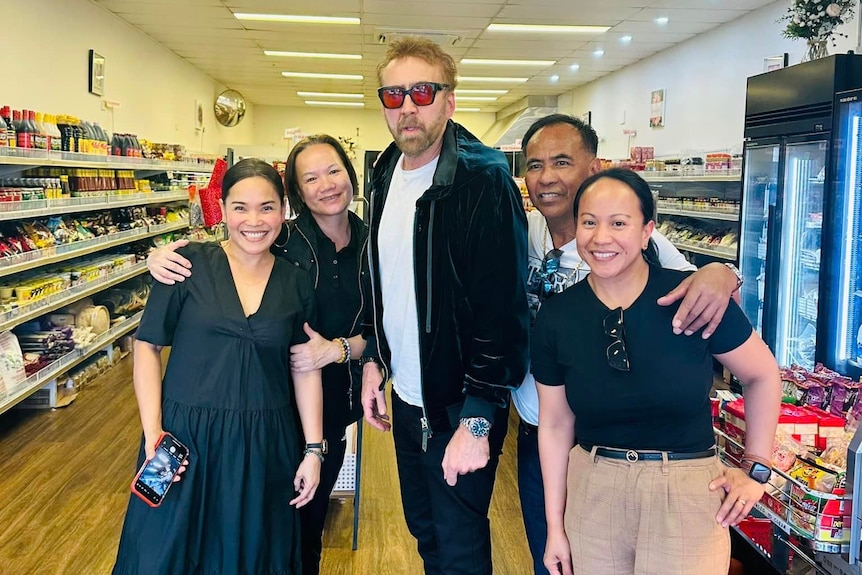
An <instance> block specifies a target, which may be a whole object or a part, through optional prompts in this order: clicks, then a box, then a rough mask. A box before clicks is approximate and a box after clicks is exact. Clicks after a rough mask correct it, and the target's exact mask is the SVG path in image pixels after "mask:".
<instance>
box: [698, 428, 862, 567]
mask: <svg viewBox="0 0 862 575" xmlns="http://www.w3.org/2000/svg"><path fill="white" fill-rule="evenodd" d="M713 431H714V432H715V436H716V443H717V445H718V455H719V458H720V459H721V460H722V461H723V462H724V463H725V465H728V466H731V467H738V466H739V458H738V456H737V454H741V453H742V452H743V451H744V447H743V446H742V445H741V444H739V443H738V442H737V441H736V440H734V439H733V438H732V437H730V436H728V435H727V434H726V433H724V432H723V431H721V430H720V429H717V428H714V429H713ZM848 481H850V479H849V475H848ZM848 487H849V486H848ZM851 499H852V495H850V494H849V493H848V494H845V495H836V494H833V493H825V492H822V491H817V490H815V489H812V488H810V487H809V486H807V485H805V484H803V483H801V482H800V481H798V480H796V479H794V478H792V477H790V475H788V474H787V473H785V472H783V471H780V470H778V469H773V472H772V477H771V478H770V480H769V482H768V483H767V485H766V491H765V493H764V494H763V497H762V498H761V500H760V501H758V502H757V503H755V505H754V508H753V509H752V513H751V515H750V517H751V518H754V519H755V520H757V519H768V520H769V522H770V524H771V529H769V530H766V529H760V528H758V529H756V533H753V532H752V530H751V529H747V528H746V526H745V525H741V526H740V527H735V528H734V529H735V530H736V532H737V533H739V534H740V535H741V536H742V537H743V538H745V539H746V540H747V541H749V542H750V543H751V544H752V546H753V547H754V548H755V549H757V550H758V551H759V552H760V553H761V555H763V557H764V558H765V559H766V560H767V561H768V562H769V563H770V564H771V565H772V566H773V567H774V568H775V569H776V570H777V571H778V572H779V573H787V572H788V569H789V567H790V564H791V562H792V561H793V559H794V558H798V559H800V560H803V561H805V562H806V563H807V564H808V565H809V566H810V567H811V568H813V569H814V571H815V573H818V574H820V575H858V574H859V573H860V572H862V571H836V570H832V569H830V568H829V567H827V566H825V565H824V564H825V563H826V559H827V558H828V559H829V562H830V563H833V564H834V563H836V562H840V561H842V559H841V556H842V554H844V555H846V554H847V553H849V551H850V546H851V541H850V533H851V528H850V515H851V507H852V502H851ZM830 504H831V505H830ZM803 505H805V506H806V507H805V511H803ZM827 506H828V507H827ZM835 507H837V508H838V510H839V511H838V512H837V513H835V512H833V508H835ZM832 521H835V522H836V523H835V525H834V527H833V529H832V531H831V533H830V534H829V535H826V534H825V531H824V530H823V529H821V528H820V527H822V526H824V525H826V524H829V523H830V522H832ZM858 544H859V542H858V541H857V542H856V545H857V546H858ZM845 564H846V563H845Z"/></svg>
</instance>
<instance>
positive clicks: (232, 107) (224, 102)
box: [213, 90, 246, 128]
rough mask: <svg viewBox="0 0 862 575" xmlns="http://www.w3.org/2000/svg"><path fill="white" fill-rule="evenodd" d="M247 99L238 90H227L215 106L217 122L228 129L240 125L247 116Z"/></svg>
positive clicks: (219, 97)
mask: <svg viewBox="0 0 862 575" xmlns="http://www.w3.org/2000/svg"><path fill="white" fill-rule="evenodd" d="M245 109H246V107H245V98H243V97H242V94H240V93H239V92H237V91H236V90H225V91H224V92H222V93H221V94H219V95H218V98H216V101H215V104H213V111H214V112H215V117H216V120H218V123H219V124H221V125H222V126H227V127H228V128H230V127H232V126H236V125H237V124H239V123H240V122H241V121H242V119H243V117H244V116H245Z"/></svg>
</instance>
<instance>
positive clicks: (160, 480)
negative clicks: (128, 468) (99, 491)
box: [132, 432, 189, 507]
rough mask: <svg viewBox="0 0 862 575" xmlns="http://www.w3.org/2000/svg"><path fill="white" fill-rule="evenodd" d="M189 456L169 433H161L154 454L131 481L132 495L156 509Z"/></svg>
mask: <svg viewBox="0 0 862 575" xmlns="http://www.w3.org/2000/svg"><path fill="white" fill-rule="evenodd" d="M188 455H189V450H188V448H187V447H186V446H185V445H183V444H182V443H180V442H179V441H177V439H176V438H175V437H174V436H173V435H171V434H170V433H167V432H166V433H163V434H162V436H161V437H159V441H158V442H157V444H156V454H155V456H153V458H152V459H148V460H147V461H144V464H143V465H142V466H141V469H140V470H139V471H138V474H137V475H135V479H134V480H133V481H132V493H134V494H135V495H137V496H138V497H140V498H141V499H143V500H144V502H145V503H146V504H147V505H149V506H150V507H158V506H159V505H161V504H162V501H164V499H165V494H166V493H167V492H168V489H170V487H171V484H172V483H173V482H174V477H175V476H176V474H177V472H178V471H179V470H180V466H181V465H182V464H183V461H185V459H186V457H188Z"/></svg>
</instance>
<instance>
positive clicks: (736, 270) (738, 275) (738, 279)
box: [724, 262, 745, 291]
mask: <svg viewBox="0 0 862 575" xmlns="http://www.w3.org/2000/svg"><path fill="white" fill-rule="evenodd" d="M724 265H725V266H727V268H728V269H729V270H730V271H732V272H733V275H735V276H736V287H735V288H734V289H733V291H736V290H738V289H739V288H741V287H742V284H743V283H745V278H744V277H743V276H742V272H741V271H739V268H738V267H736V266H735V265H733V264H732V263H730V262H724Z"/></svg>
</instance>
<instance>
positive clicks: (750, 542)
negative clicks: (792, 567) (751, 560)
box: [730, 525, 775, 567]
mask: <svg viewBox="0 0 862 575" xmlns="http://www.w3.org/2000/svg"><path fill="white" fill-rule="evenodd" d="M730 528H731V529H733V530H734V531H736V534H737V535H739V536H740V537H741V538H742V539H743V540H744V541H745V542H746V543H748V545H749V546H750V547H751V548H752V549H754V550H755V551H757V553H759V554H760V556H761V557H762V558H763V560H764V561H766V562H767V563H769V564H770V565H772V566H773V567H775V564H774V563H773V562H772V557H770V556H769V555H767V554H766V551H764V550H763V548H762V547H761V546H760V545H758V544H757V543H755V542H754V541H753V540H752V539H751V537H749V536H748V535H747V534H746V533H745V531H743V530H742V529H740V528H739V526H738V525H731V526H730Z"/></svg>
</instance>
